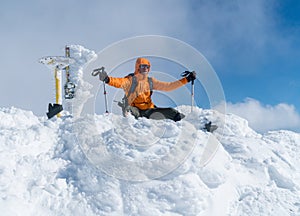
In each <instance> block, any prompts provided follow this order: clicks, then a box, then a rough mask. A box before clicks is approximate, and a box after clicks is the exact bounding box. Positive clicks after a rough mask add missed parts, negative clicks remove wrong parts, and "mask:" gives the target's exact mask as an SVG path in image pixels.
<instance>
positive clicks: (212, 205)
mask: <svg viewBox="0 0 300 216" xmlns="http://www.w3.org/2000/svg"><path fill="white" fill-rule="evenodd" d="M71 48H72V50H73V54H74V56H75V57H76V62H77V64H78V65H75V66H76V67H77V68H76V69H77V70H78V71H79V73H77V74H78V77H75V78H74V80H73V82H75V83H76V84H77V86H79V87H80V88H79V90H78V92H77V101H74V104H75V105H76V104H77V105H78V106H76V108H77V109H76V110H74V112H75V113H79V112H80V109H81V107H80V105H82V103H84V101H85V100H86V98H87V97H90V95H89V91H88V89H89V85H88V83H85V82H83V81H82V80H81V78H80V76H81V75H82V68H81V66H82V65H83V64H84V63H85V62H87V61H88V60H89V59H91V58H93V57H94V53H93V52H89V51H87V50H86V49H83V48H82V47H80V46H71ZM177 109H179V110H180V111H181V112H183V113H184V114H186V118H185V119H184V120H183V121H180V122H172V121H170V120H161V121H156V120H149V119H144V118H141V119H138V120H136V119H134V118H132V117H128V118H124V117H122V116H120V115H116V114H112V113H111V114H104V115H91V116H85V118H72V117H70V116H65V117H63V118H60V119H58V118H53V119H51V120H47V119H46V117H37V116H35V115H34V114H33V113H32V112H30V111H25V110H21V109H17V108H14V107H11V108H0V119H1V121H0V162H1V163H0V198H1V201H0V212H1V215H5V216H8V215H14V216H15V215H22V216H23V215H53V216H54V215H78V216H81V215H88V216H90V215H91V216H92V215H149V216H150V215H151V216H152V215H174V216H175V215H176V216H178V215H209V216H211V215H213V216H214V215H216V216H220V215H221V216H222V215H232V216H236V215H243V216H244V215H249V216H250V215H251V216H252V215H300V192H299V189H300V188H299V187H300V168H299V164H300V158H299V154H300V134H298V133H294V132H291V131H284V130H281V131H270V132H268V133H265V134H259V133H257V132H255V131H254V130H252V129H251V128H250V127H249V126H248V122H247V121H246V120H244V119H242V118H240V117H238V116H236V115H232V114H227V115H226V117H225V125H224V128H222V130H219V129H218V130H216V131H215V132H214V135H212V134H210V133H208V132H205V131H203V130H202V128H203V123H204V120H205V119H209V120H212V121H213V122H214V123H216V124H218V123H220V122H221V118H220V114H219V113H218V112H216V111H213V110H203V109H200V108H194V109H193V112H192V113H190V107H189V106H180V107H177ZM208 143H212V144H213V146H212V148H210V149H207V148H206V147H207V144H208ZM207 150H208V151H207ZM206 151H207V152H208V153H209V154H208V153H207V152H206ZM210 151H211V152H210Z"/></svg>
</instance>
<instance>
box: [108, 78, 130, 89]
mask: <svg viewBox="0 0 300 216" xmlns="http://www.w3.org/2000/svg"><path fill="white" fill-rule="evenodd" d="M130 84H131V80H130V79H129V78H128V77H124V78H117V77H111V76H110V77H109V82H108V85H110V86H113V87H115V88H122V89H127V88H128V86H130Z"/></svg>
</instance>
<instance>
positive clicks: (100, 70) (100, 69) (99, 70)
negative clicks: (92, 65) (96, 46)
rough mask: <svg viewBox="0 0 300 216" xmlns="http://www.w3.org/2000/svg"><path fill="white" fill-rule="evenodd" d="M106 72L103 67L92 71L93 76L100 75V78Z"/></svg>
mask: <svg viewBox="0 0 300 216" xmlns="http://www.w3.org/2000/svg"><path fill="white" fill-rule="evenodd" d="M104 71H105V68H104V67H101V68H96V69H94V70H93V71H92V76H97V75H99V76H100V73H102V72H104Z"/></svg>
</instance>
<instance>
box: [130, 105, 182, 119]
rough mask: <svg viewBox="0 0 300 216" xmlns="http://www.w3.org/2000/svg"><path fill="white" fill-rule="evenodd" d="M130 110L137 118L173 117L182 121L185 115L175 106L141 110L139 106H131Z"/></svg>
mask: <svg viewBox="0 0 300 216" xmlns="http://www.w3.org/2000/svg"><path fill="white" fill-rule="evenodd" d="M130 111H131V113H132V115H134V116H135V117H136V118H138V117H146V118H148V119H156V120H160V119H171V120H173V121H180V120H181V119H183V118H184V117H185V115H184V114H182V113H180V112H178V111H177V110H176V109H173V108H160V107H155V108H151V109H147V110H140V109H138V108H137V107H131V108H130Z"/></svg>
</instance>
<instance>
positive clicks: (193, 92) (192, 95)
mask: <svg viewBox="0 0 300 216" xmlns="http://www.w3.org/2000/svg"><path fill="white" fill-rule="evenodd" d="M191 91H192V93H191V97H192V98H191V100H192V106H191V112H193V107H194V102H195V85H194V80H192V90H191Z"/></svg>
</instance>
